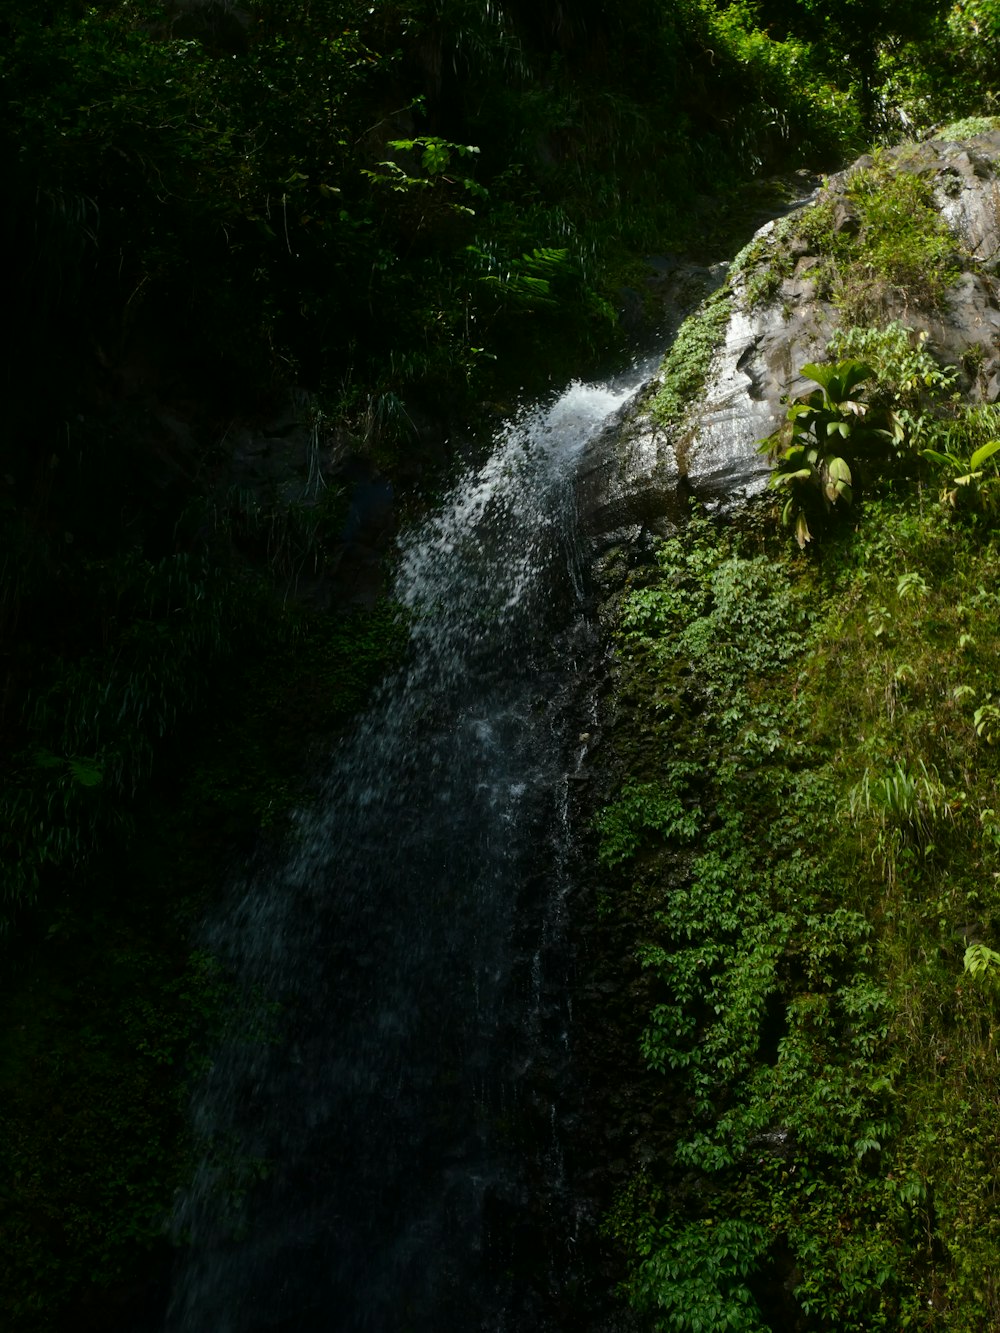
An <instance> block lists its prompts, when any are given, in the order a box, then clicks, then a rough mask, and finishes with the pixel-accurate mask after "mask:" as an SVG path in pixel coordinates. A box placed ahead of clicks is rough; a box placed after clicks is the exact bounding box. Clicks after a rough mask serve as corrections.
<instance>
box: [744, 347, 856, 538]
mask: <svg viewBox="0 0 1000 1333" xmlns="http://www.w3.org/2000/svg"><path fill="white" fill-rule="evenodd" d="M802 373H803V375H807V376H808V377H809V378H810V379H811V380H814V381H815V382H816V384H818V385H819V388H818V389H814V390H813V391H812V392H811V393H809V394H807V395H804V396H800V397H799V398H797V399H796V400H795V401H794V402H793V403H792V404H791V406H790V407H789V409H788V411H787V413H786V414H785V425H784V426H783V427H782V428H780V429H779V431H778V432H777V433H776V434H775V435H772V436H769V437H768V439H766V440H764V441H762V443H761V446H760V448H761V451H762V452H766V453H768V454H770V455H771V456H772V457H773V458H774V459H775V468H774V472H773V473H772V475H771V481H770V484H771V486H772V487H774V488H775V489H779V488H784V490H785V491H786V492H790V493H789V494H788V498H787V500H786V501H785V504H784V508H783V509H782V514H781V520H782V522H783V523H785V524H787V525H790V526H793V527H794V529H795V540H796V541H797V542H798V544H799V549H800V550H805V547H806V543H807V542H810V541H812V533H811V532H810V530H809V522H808V517H807V510H808V509H809V508H811V507H813V506H814V504H815V499H816V498H817V497H818V500H819V503H820V505H821V506H822V509H823V512H824V513H825V514H829V512H830V510H831V509H832V508H833V507H834V506H835V505H837V504H840V503H843V504H844V505H845V506H849V505H850V503H851V500H852V499H853V490H852V483H853V477H852V474H851V469H850V466H849V464H848V463H847V462H846V460H845V459H844V458H843V457H842V456H841V454H840V453H839V452H838V453H834V452H833V451H832V449H831V445H833V446H834V447H835V448H837V449H838V450H842V449H844V448H845V446H846V447H847V448H849V449H851V451H852V452H853V451H855V450H857V449H858V448H859V447H860V448H863V447H864V441H865V436H866V435H867V434H869V433H870V432H871V429H872V428H871V427H870V426H868V425H867V424H866V423H865V422H864V418H865V416H866V414H867V412H868V405H867V404H866V403H863V402H861V401H860V400H859V399H857V398H855V397H853V396H852V395H853V393H854V390H855V389H857V388H858V387H859V386H860V385H861V384H863V383H864V382H865V381H866V380H868V379H870V378H871V376H872V373H873V372H872V368H871V366H869V365H867V364H866V363H865V362H863V361H838V362H835V363H833V364H832V365H825V366H819V365H807V366H803V367H802Z"/></svg>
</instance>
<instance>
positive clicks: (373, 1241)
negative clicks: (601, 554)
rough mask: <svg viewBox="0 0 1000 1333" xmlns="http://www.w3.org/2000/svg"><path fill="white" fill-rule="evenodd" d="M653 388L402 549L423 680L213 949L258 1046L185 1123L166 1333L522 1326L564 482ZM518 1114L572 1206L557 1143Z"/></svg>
mask: <svg viewBox="0 0 1000 1333" xmlns="http://www.w3.org/2000/svg"><path fill="white" fill-rule="evenodd" d="M642 373H643V372H642V371H640V370H636V371H635V372H634V373H633V374H631V375H630V376H628V377H627V378H625V379H623V380H622V381H621V382H615V383H610V384H605V385H584V384H580V383H575V384H573V385H571V386H570V387H569V388H568V389H567V390H566V391H565V392H564V393H562V394H561V395H560V396H559V397H558V398H557V399H556V400H555V401H553V402H551V403H548V404H545V405H542V406H539V407H536V408H534V409H533V410H529V411H526V412H524V413H523V414H521V415H520V416H519V417H518V418H517V419H516V420H514V421H512V422H510V423H508V424H507V425H506V426H505V427H504V428H503V429H502V430H501V431H500V432H498V435H497V438H496V439H495V441H494V446H493V448H492V451H491V452H490V454H489V456H488V458H487V459H486V461H485V462H484V463H482V464H480V465H477V466H474V467H470V468H469V469H468V470H467V472H466V473H465V474H464V475H463V476H461V477H460V478H459V480H458V481H457V482H456V483H455V485H454V486H453V488H452V489H451V491H450V492H449V493H448V494H447V495H446V496H445V498H444V500H443V501H442V503H441V504H440V506H439V508H438V509H437V510H436V512H435V513H434V514H432V515H431V516H430V517H429V518H427V519H426V520H424V521H423V522H421V523H419V524H418V525H416V526H414V527H413V529H412V530H411V531H409V532H407V533H405V534H404V535H403V536H402V537H401V539H400V542H399V552H398V564H397V573H396V579H395V588H394V596H395V598H396V599H397V600H398V601H399V603H400V604H401V605H402V606H403V608H405V611H406V614H407V615H408V617H409V620H410V625H411V631H410V632H411V643H410V650H409V654H408V657H407V662H406V665H405V666H404V667H403V668H402V669H401V670H400V671H399V672H398V674H396V675H395V677H394V678H392V679H390V680H388V681H387V682H386V683H385V684H384V685H383V686H382V687H381V689H380V692H379V693H378V695H377V697H376V698H375V700H374V702H373V704H372V706H371V707H370V709H369V710H368V712H367V714H366V715H365V716H364V717H363V718H361V719H360V720H359V721H358V723H357V724H356V726H355V728H354V730H353V732H352V734H351V735H349V736H348V737H346V738H345V739H344V740H343V742H342V743H341V744H340V745H339V746H338V747H337V749H336V752H335V753H334V754H333V755H332V757H331V759H330V763H329V767H328V770H327V773H326V777H325V780H324V784H323V789H322V792H321V796H320V799H319V800H317V801H316V802H315V803H314V804H313V805H310V806H309V807H308V808H307V809H305V810H303V811H302V812H300V813H299V815H298V816H297V818H296V821H295V828H294V832H293V836H292V838H291V839H290V842H289V846H288V848H287V851H286V859H285V861H284V863H283V864H282V865H281V866H280V867H279V868H278V869H277V870H274V869H273V868H272V869H271V870H269V871H267V872H266V873H265V872H258V873H256V874H253V875H251V876H250V877H248V878H247V879H246V880H245V881H244V882H242V883H241V884H239V885H237V886H235V887H234V889H233V891H232V892H231V893H230V895H229V896H228V898H227V900H226V902H225V904H224V905H223V907H222V908H221V909H220V911H219V913H218V915H217V917H216V919H215V920H213V921H212V922H210V923H209V924H208V925H207V926H206V928H205V939H204V945H205V947H206V948H208V949H209V950H211V951H212V952H213V953H215V954H216V955H218V956H220V957H221V958H223V959H224V960H226V961H227V963H228V964H229V965H230V966H231V967H232V968H233V970H234V972H235V973H236V975H237V976H238V977H239V981H240V985H241V987H242V988H243V990H244V993H245V996H246V997H247V1008H248V1009H252V1007H253V1006H254V1005H255V1004H256V1005H258V1006H259V1008H260V1019H261V1022H260V1026H261V1028H262V1032H263V1033H264V1036H263V1037H261V1038H260V1039H254V1038H253V1037H252V1036H251V1035H248V1034H247V1033H245V1032H244V1033H243V1034H242V1035H241V1036H239V1037H236V1036H234V1037H233V1038H232V1039H231V1040H230V1041H229V1042H228V1043H227V1044H225V1045H224V1046H223V1048H222V1049H220V1050H219V1051H218V1052H217V1053H216V1057H215V1059H214V1062H213V1065H212V1068H211V1069H210V1071H209V1072H208V1073H207V1074H206V1076H205V1078H204V1080H203V1081H202V1084H201V1086H200V1087H199V1088H198V1090H197V1091H196V1094H195V1096H194V1099H193V1108H192V1115H193V1118H194V1124H195V1130H196V1133H197V1135H198V1137H199V1140H200V1142H201V1144H202V1145H203V1149H202V1151H203V1157H202V1161H201V1165H200V1167H199V1170H198V1173H197V1176H196V1179H195V1181H194V1182H193V1185H192V1187H191V1188H190V1190H189V1191H188V1193H187V1195H186V1196H185V1198H183V1199H182V1200H181V1201H180V1203H179V1204H178V1207H177V1215H176V1228H177V1231H178V1233H180V1234H183V1235H184V1237H185V1238H186V1239H187V1240H189V1244H188V1245H186V1246H185V1249H184V1252H183V1257H182V1261H181V1263H180V1265H179V1270H178V1273H177V1277H176V1281H175V1284H174V1290H173V1294H172V1297H171V1302H170V1309H169V1313H168V1315H167V1320H166V1329H167V1333H262V1331H263V1330H288V1331H289V1333H291V1330H295V1333H313V1331H315V1333H319V1331H320V1330H322V1331H323V1333H331V1331H333V1333H361V1331H362V1330H364V1331H365V1333H396V1331H397V1330H398V1331H399V1333H402V1331H403V1330H408V1331H409V1330H412V1331H413V1333H430V1331H431V1330H433V1331H434V1333H448V1330H456V1331H464V1330H496V1331H498V1333H503V1331H505V1330H506V1333H515V1330H523V1329H525V1328H526V1327H528V1326H529V1325H528V1324H527V1323H525V1322H519V1320H523V1319H524V1318H525V1317H524V1316H523V1314H522V1315H521V1316H517V1315H516V1314H513V1313H512V1310H513V1309H514V1308H515V1307H516V1306H517V1304H518V1301H519V1300H520V1297H519V1296H518V1293H517V1291H516V1288H517V1281H518V1279H517V1272H516V1270H517V1266H518V1264H517V1256H516V1255H512V1252H511V1245H510V1242H509V1235H510V1231H511V1227H512V1226H513V1227H514V1229H516V1225H517V1213H518V1209H519V1208H520V1207H521V1206H522V1204H523V1201H524V1193H525V1185H524V1179H525V1168H524V1166H523V1163H521V1161H520V1155H521V1154H522V1153H523V1150H524V1142H525V1138H526V1132H525V1129H524V1121H525V1116H526V1115H527V1112H526V1110H525V1108H524V1106H523V1099H522V1093H521V1085H520V1083H519V1075H521V1074H522V1073H523V1072H524V1070H525V1068H526V1067H527V1065H528V1064H529V1063H530V1061H531V1059H532V1050H533V1048H534V1047H535V1046H536V1045H537V1044H539V1043H542V1044H544V1043H545V1042H548V1043H549V1044H550V1045H553V1044H554V1045H555V1046H558V1045H559V1044H560V1043H562V1044H565V1042H566V1031H565V1027H566V1018H567V1015H566V1012H565V1009H566V1002H565V997H563V999H562V1010H561V1011H560V1012H558V1013H556V1015H555V1017H554V1018H552V1017H550V1018H548V1019H547V1018H546V1017H545V1016H544V1014H543V1013H542V1008H543V1004H544V993H545V990H546V980H545V961H544V954H545V950H546V948H547V947H549V946H550V944H551V936H552V935H553V933H555V934H558V933H559V932H560V931H561V930H562V929H563V926H562V917H563V914H564V906H563V899H564V898H565V894H566V891H567V884H566V876H567V868H566V862H567V846H566V844H567V838H568V831H567V818H566V790H567V765H568V764H569V763H571V762H572V746H571V744H570V743H569V741H568V739H567V738H566V737H565V736H564V734H563V732H564V730H565V725H564V723H565V719H564V717H563V716H561V714H560V710H559V708H558V707H557V706H554V701H556V700H558V698H559V696H560V693H561V692H562V691H564V690H565V689H566V688H567V685H568V682H569V681H570V680H571V678H572V676H573V672H574V665H575V663H574V660H573V658H574V654H575V653H576V652H577V651H578V650H580V646H581V643H582V642H583V639H585V637H586V634H585V630H582V629H581V623H582V622H581V610H580V607H581V564H582V561H581V556H580V553H579V551H578V549H577V537H576V524H575V505H574V475H575V470H576V467H577V464H578V461H579V459H580V456H581V453H582V451H583V448H584V446H585V445H586V443H587V441H588V440H590V439H592V438H593V437H594V436H595V434H596V433H597V432H598V431H599V430H600V429H601V427H602V426H603V425H604V424H605V423H606V422H607V421H608V420H609V418H611V417H612V415H613V414H614V413H615V412H616V411H618V410H619V409H620V408H621V407H622V405H623V404H624V403H625V402H626V401H627V399H628V397H629V396H630V395H631V393H632V392H634V390H635V388H636V387H637V385H638V383H639V382H640V381H641V378H642ZM581 635H582V636H583V638H581ZM275 1001H277V1002H278V1003H279V1004H280V1006H281V1007H280V1012H279V1013H278V1014H277V1016H273V1015H272V1014H271V1006H272V1003H273V1002H275ZM546 1023H548V1026H549V1031H548V1033H547V1035H546V1034H543V1033H542V1032H541V1031H540V1029H541V1028H544V1027H545V1025H546ZM553 1024H554V1026H553ZM269 1027H273V1028H275V1029H276V1031H277V1033H278V1040H275V1041H268V1040H266V1030H267V1029H268V1028H269ZM555 1117H556V1112H555V1109H554V1108H551V1119H552V1120H553V1121H554V1119H555ZM528 1119H530V1122H531V1125H532V1126H533V1128H532V1129H531V1131H530V1134H528V1136H527V1137H532V1138H533V1139H534V1141H535V1146H534V1150H535V1151H536V1152H537V1153H538V1154H539V1155H540V1156H541V1157H543V1158H544V1159H545V1165H544V1168H542V1169H543V1170H544V1171H546V1172H548V1173H549V1175H550V1176H552V1177H554V1178H555V1179H554V1181H552V1182H550V1187H551V1188H558V1179H557V1178H558V1176H559V1173H560V1171H561V1169H562V1168H561V1164H560V1158H559V1147H558V1135H557V1133H556V1132H555V1131H554V1129H552V1128H551V1127H547V1126H546V1125H545V1124H544V1123H543V1122H544V1121H545V1120H546V1119H547V1116H544V1115H539V1114H538V1113H537V1107H536V1108H535V1110H534V1111H532V1113H531V1115H530V1116H528ZM534 1170H535V1169H534V1168H532V1171H534ZM528 1174H531V1172H529V1173H528ZM505 1218H506V1219H508V1220H507V1221H506V1222H505V1221H504V1219H505ZM511 1218H513V1221H512V1222H511V1221H510V1219H511ZM505 1237H506V1239H505ZM531 1319H532V1322H531V1324H530V1327H531V1328H532V1329H533V1330H534V1333H539V1331H540V1330H542V1329H543V1328H544V1327H546V1326H547V1325H545V1323H544V1321H543V1317H542V1315H540V1314H537V1313H536V1314H535V1315H532V1317H531ZM577 1326H578V1325H577ZM553 1327H554V1325H553Z"/></svg>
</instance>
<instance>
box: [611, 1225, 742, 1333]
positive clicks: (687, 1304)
mask: <svg viewBox="0 0 1000 1333" xmlns="http://www.w3.org/2000/svg"><path fill="white" fill-rule="evenodd" d="M643 1246H644V1247H645V1248H646V1249H647V1253H648V1252H649V1251H652V1253H651V1254H650V1257H649V1258H647V1259H646V1260H645V1262H643V1263H642V1264H641V1265H640V1267H639V1269H638V1271H637V1273H636V1277H635V1279H634V1282H633V1285H632V1297H633V1301H634V1303H635V1306H636V1308H637V1309H639V1310H642V1311H644V1312H648V1313H652V1314H654V1316H655V1318H654V1323H653V1327H654V1328H656V1329H658V1330H663V1333H766V1329H767V1325H766V1324H765V1323H764V1322H763V1320H762V1319H761V1315H760V1311H759V1309H758V1307H757V1302H756V1301H755V1300H754V1298H753V1296H752V1294H751V1292H750V1290H749V1288H748V1287H747V1285H746V1283H745V1279H746V1277H747V1276H748V1275H749V1274H750V1273H752V1272H753V1270H754V1267H755V1265H756V1263H757V1261H758V1260H759V1259H760V1257H761V1255H762V1254H763V1252H764V1250H765V1249H766V1247H767V1233H766V1232H765V1231H764V1229H763V1228H762V1227H759V1226H755V1225H753V1224H752V1223H747V1222H743V1221H739V1220H738V1219H735V1218H724V1219H721V1220H719V1221H718V1222H716V1221H715V1220H714V1219H713V1218H707V1219H706V1220H705V1221H703V1222H694V1223H691V1224H690V1225H689V1226H687V1227H684V1228H683V1229H680V1228H673V1227H666V1228H663V1229H662V1230H661V1231H660V1232H659V1234H658V1235H657V1236H656V1237H655V1242H654V1241H653V1240H652V1239H646V1240H644V1242H643Z"/></svg>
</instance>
